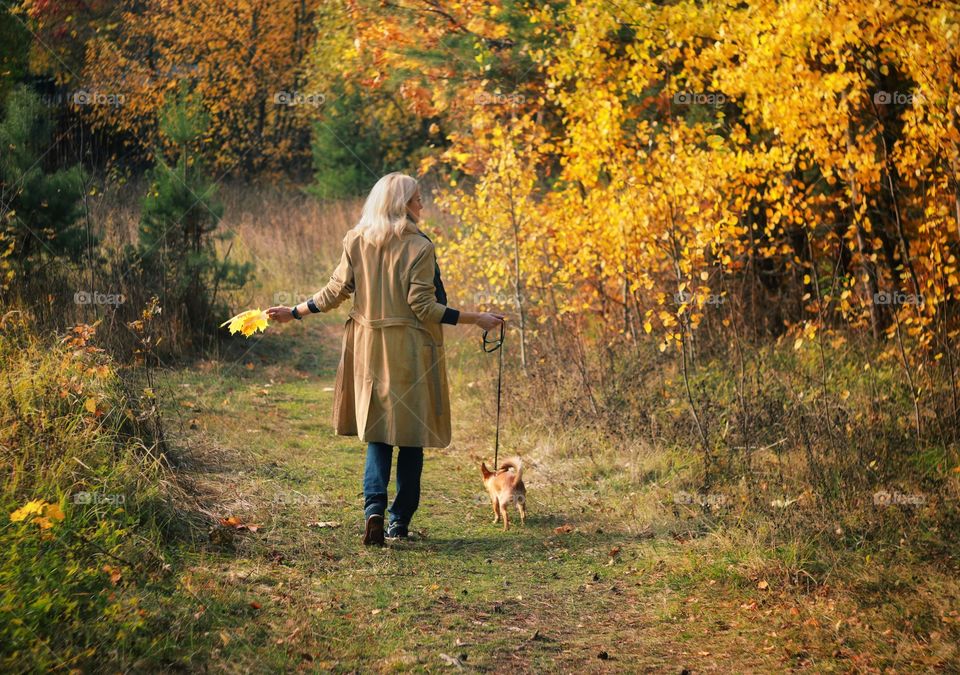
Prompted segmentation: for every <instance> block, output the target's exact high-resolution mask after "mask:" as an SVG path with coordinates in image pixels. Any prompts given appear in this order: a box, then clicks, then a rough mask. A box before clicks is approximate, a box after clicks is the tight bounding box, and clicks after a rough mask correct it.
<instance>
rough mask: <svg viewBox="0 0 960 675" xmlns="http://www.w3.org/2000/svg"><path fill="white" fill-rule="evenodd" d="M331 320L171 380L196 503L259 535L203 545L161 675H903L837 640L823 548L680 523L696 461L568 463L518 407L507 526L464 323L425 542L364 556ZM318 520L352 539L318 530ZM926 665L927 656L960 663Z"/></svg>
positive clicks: (856, 643) (279, 333)
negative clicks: (669, 674)
mask: <svg viewBox="0 0 960 675" xmlns="http://www.w3.org/2000/svg"><path fill="white" fill-rule="evenodd" d="M330 325H333V327H334V331H333V332H332V333H331V332H330V330H329V329H328V327H327V325H325V324H323V323H321V322H320V321H317V322H316V323H315V324H312V325H309V324H308V322H305V323H304V325H295V326H290V327H288V328H284V329H279V330H276V331H273V332H272V333H271V335H270V336H269V337H264V338H260V342H258V343H257V344H256V345H255V346H253V349H251V350H250V351H249V352H247V353H244V352H246V350H248V349H249V348H250V347H251V345H252V343H247V342H242V341H241V342H238V343H237V344H236V345H235V348H236V349H237V352H235V353H228V354H226V355H225V357H224V359H223V360H222V361H220V362H219V363H206V362H205V363H200V364H197V365H196V366H193V367H189V368H183V369H178V370H172V371H168V372H166V373H164V376H163V389H164V391H165V392H167V393H168V394H169V396H167V397H164V398H165V401H166V404H167V405H169V406H171V408H172V407H175V406H177V405H178V402H179V401H184V400H189V401H191V402H192V404H193V406H194V407H193V409H182V410H181V412H182V414H183V417H184V421H185V422H191V421H192V422H193V424H194V426H195V427H196V428H195V429H190V428H189V424H185V426H184V428H183V429H182V430H181V432H178V434H180V433H182V435H179V443H180V444H181V446H182V448H183V450H182V452H183V453H184V454H185V455H186V456H189V457H193V458H195V461H194V463H193V464H192V465H191V466H192V468H191V470H190V472H189V473H188V474H187V478H188V479H189V481H190V482H191V484H192V485H193V486H194V488H195V489H196V492H197V495H198V504H202V505H203V507H204V508H205V509H206V510H207V511H208V513H210V514H211V515H213V516H216V517H229V516H235V517H237V518H239V519H240V520H241V521H242V522H244V523H254V524H257V525H258V526H259V528H258V530H257V531H256V532H235V533H233V535H232V536H231V537H230V538H229V541H227V542H224V541H221V540H220V539H217V541H216V543H212V542H211V541H204V540H202V538H201V539H198V540H197V541H196V543H195V546H194V547H192V548H191V549H189V550H188V551H187V552H185V553H184V556H183V558H182V559H181V560H180V561H179V568H180V583H181V585H182V586H183V587H184V588H189V589H190V591H191V593H190V595H187V594H180V595H179V596H178V597H179V600H178V599H176V598H175V599H174V600H172V601H171V602H172V604H173V606H176V605H177V603H178V602H181V603H185V604H186V605H189V606H191V607H196V606H197V602H198V601H199V602H200V603H201V604H202V606H203V608H204V609H202V612H201V614H200V616H199V618H195V619H194V620H193V621H185V622H184V623H182V624H178V623H176V622H171V625H172V626H173V633H172V634H171V635H170V636H168V637H167V638H166V642H165V644H164V645H163V648H162V649H160V650H159V651H158V655H156V656H153V657H151V659H153V660H151V661H150V662H149V663H150V664H151V665H152V666H155V667H176V666H180V667H185V668H195V667H199V666H200V664H203V665H204V667H208V668H210V669H212V670H231V671H233V670H254V671H268V670H295V669H307V670H333V671H335V672H353V671H378V672H391V671H407V670H411V669H412V670H420V671H434V670H439V669H448V668H452V667H454V666H451V665H450V663H449V659H448V658H447V657H451V658H454V659H457V660H458V661H459V662H460V664H461V665H462V666H463V667H464V668H466V669H471V670H478V671H497V670H502V669H519V670H535V671H536V670H557V669H564V670H577V671H579V670H589V671H607V670H609V671H620V670H624V669H627V670H642V669H644V668H649V669H653V670H670V671H673V670H677V669H680V668H689V669H691V670H694V671H704V670H706V671H709V670H712V669H716V670H729V669H731V668H735V669H740V670H743V669H752V670H760V671H778V670H782V669H783V668H785V667H794V666H795V667H807V668H810V667H813V668H816V669H819V670H824V671H831V670H836V671H847V670H849V669H850V668H851V667H854V665H855V664H862V663H871V664H874V665H879V664H894V663H900V665H901V666H902V665H903V663H904V662H903V661H899V662H898V661H897V659H898V658H899V659H902V658H903V656H902V655H901V656H898V652H897V651H896V649H895V648H894V645H891V644H884V643H883V641H882V640H880V639H879V638H877V636H876V635H875V634H874V632H873V629H871V630H870V631H868V630H866V629H861V628H857V627H856V624H851V628H850V629H849V632H850V635H849V637H848V638H847V639H848V641H849V643H850V644H849V645H847V644H846V643H842V644H841V645H840V646H839V647H838V642H837V631H836V630H835V629H834V628H833V626H834V625H835V622H836V621H838V620H839V621H841V624H842V623H843V620H844V619H843V613H844V612H849V613H853V614H855V613H856V612H858V611H861V610H860V608H859V606H858V605H857V604H856V602H855V601H854V599H852V598H850V597H847V596H846V595H844V594H843V593H841V592H840V591H839V589H838V590H832V589H830V587H829V586H823V585H821V586H819V587H817V589H816V590H814V591H813V592H809V590H808V587H806V586H803V585H802V584H799V583H793V582H791V574H790V572H791V571H793V572H794V573H795V572H796V570H806V569H808V568H809V569H813V570H814V571H815V572H818V571H819V572H822V570H820V568H818V567H817V565H818V564H820V563H819V562H818V560H816V559H815V556H814V557H811V556H812V555H813V554H812V553H811V551H810V550H809V548H808V547H806V546H804V545H800V544H797V545H795V546H792V547H791V546H786V547H782V548H775V549H765V548H763V547H762V546H760V545H758V543H757V541H756V540H751V539H749V538H748V537H743V536H742V535H741V534H740V533H739V531H738V530H736V529H735V528H734V529H726V526H724V525H723V524H722V523H721V524H719V525H718V524H716V523H715V524H714V527H719V530H717V531H719V532H723V533H724V534H721V536H720V537H719V538H718V537H716V536H714V535H709V536H703V533H704V532H709V531H710V529H709V528H708V529H706V530H705V529H704V528H703V526H702V524H698V523H697V521H696V519H694V520H692V521H691V520H690V516H689V515H688V514H682V513H681V514H680V515H679V516H678V515H677V514H674V513H671V508H670V506H669V505H668V504H665V503H664V501H665V492H664V486H663V483H664V481H667V480H670V479H671V478H675V477H677V476H679V475H680V474H682V473H683V471H682V469H681V468H680V467H682V465H683V463H684V462H685V461H686V460H685V459H684V458H683V456H682V455H678V456H677V457H665V456H663V455H657V456H655V457H644V460H643V462H642V464H643V466H644V467H646V468H644V469H643V470H641V471H640V472H638V476H637V478H636V480H635V481H634V480H630V479H629V477H627V478H625V477H624V471H623V470H622V468H621V466H620V465H618V462H617V460H616V458H614V457H605V458H600V459H601V461H599V462H597V463H593V462H590V461H589V460H588V459H587V456H586V455H585V454H584V453H583V452H580V453H579V454H578V453H576V452H570V451H569V450H567V449H566V448H567V447H569V446H566V445H563V444H564V439H563V438H562V433H560V434H558V435H557V437H556V438H554V440H557V441H558V445H560V447H561V448H563V449H562V450H560V451H558V452H556V453H555V454H554V453H551V452H550V451H549V449H545V448H546V445H544V444H543V443H540V444H538V443H537V441H536V439H537V421H536V420H532V419H529V418H526V419H522V416H516V417H512V416H508V419H507V424H506V428H505V429H504V430H503V432H502V436H501V440H502V441H503V442H504V448H506V449H508V450H509V451H510V452H512V451H514V450H517V451H520V452H521V454H522V455H523V456H524V458H525V463H526V464H525V465H526V467H527V473H526V477H525V481H526V482H527V486H528V491H529V516H528V519H527V523H526V526H524V527H519V526H518V519H514V521H515V527H514V528H512V529H511V530H510V531H509V532H506V533H505V532H503V531H501V529H500V527H499V526H494V525H493V524H492V523H491V519H492V518H491V515H492V514H491V510H490V506H489V503H488V501H487V498H486V496H485V494H484V491H483V488H482V485H481V482H480V478H479V470H478V465H479V462H480V461H481V460H486V461H488V462H489V461H490V459H491V456H490V455H492V436H493V429H492V425H491V424H490V419H492V418H491V416H490V415H489V410H490V400H491V396H490V393H491V392H492V391H493V389H492V385H493V381H492V380H491V379H490V377H489V368H488V366H489V364H485V363H484V362H483V361H482V360H480V359H477V358H475V357H474V356H473V355H472V354H471V353H470V351H471V348H472V347H473V346H474V345H473V343H472V342H471V341H470V339H469V338H471V337H475V336H472V335H471V334H469V333H467V334H466V338H467V339H466V340H465V341H464V342H463V344H460V343H458V342H457V341H456V340H455V339H454V336H455V335H456V333H454V332H451V338H450V339H451V358H450V361H451V366H452V367H451V380H452V395H453V396H454V398H455V402H454V410H455V415H456V418H455V433H454V441H453V443H452V444H451V446H449V447H448V448H445V449H428V450H427V451H426V452H427V455H426V462H425V466H424V475H423V493H422V498H421V504H420V508H419V510H418V512H417V514H416V517H415V518H414V521H413V523H412V529H413V531H414V537H413V538H412V539H411V540H410V541H406V542H396V543H390V544H389V545H388V546H387V547H385V548H383V549H379V548H368V547H363V546H362V545H361V544H360V535H361V532H362V526H363V515H362V505H363V499H362V494H361V483H360V480H361V475H362V470H363V456H364V453H363V447H362V445H361V444H360V442H359V441H358V440H357V439H356V438H344V437H339V436H336V435H334V434H333V432H332V429H331V423H330V406H331V404H332V392H331V391H329V389H330V388H332V386H333V376H334V370H335V367H336V360H335V358H330V354H331V353H332V354H334V355H335V351H333V352H331V351H330V349H329V348H326V347H323V346H322V344H323V342H324V340H327V341H328V343H329V344H333V345H336V342H335V341H331V335H333V336H334V337H335V336H336V332H335V330H336V327H337V325H338V324H337V323H336V321H333V322H331V324H330ZM304 351H308V352H310V353H311V354H323V355H325V356H321V357H319V358H314V359H305V358H303V356H302V354H303V352H304ZM477 351H479V350H477ZM239 354H244V355H243V357H242V358H241V359H239V360H237V355H239ZM233 363H236V364H237V365H231V364H233ZM246 363H253V364H254V365H253V367H252V368H247V367H246V366H245V365H244V364H246ZM470 382H472V383H474V386H472V387H471V386H468V383H470ZM268 385H269V386H268ZM169 414H172V413H168V415H169ZM524 427H532V429H533V431H531V430H530V428H527V429H526V430H525V429H524ZM543 433H544V434H545V435H546V434H547V431H546V430H544V431H543ZM518 439H519V440H518ZM567 442H569V441H567ZM521 444H524V445H521ZM518 445H519V446H520V447H518ZM547 445H549V444H547ZM508 450H504V452H507V451H508ZM205 457H206V458H208V459H204V458H205ZM390 492H391V498H392V493H393V486H392V485H391V490H390ZM316 521H337V522H339V523H340V526H339V527H335V528H323V529H318V528H314V527H310V526H309V523H311V522H316ZM561 525H570V526H572V527H573V528H574V529H573V531H572V532H569V533H562V532H558V531H557V530H556V528H558V527H559V526H561ZM677 533H680V535H677ZM685 533H687V534H685ZM689 533H692V535H690V534H689ZM678 536H679V538H678ZM689 536H693V539H690V538H689ZM761 582H766V585H765V586H763V587H762V588H761V586H762V584H761ZM950 588H951V590H950V592H955V590H956V589H955V586H951V587H950ZM908 604H909V605H910V606H914V604H913V603H908ZM179 611H180V612H181V613H183V614H187V613H188V610H187V609H184V608H181V609H180V610H179ZM885 611H888V610H885ZM190 616H193V614H190ZM898 616H900V614H891V615H890V616H889V618H888V620H889V622H890V623H889V625H890V626H896V617H898ZM828 618H829V622H828ZM928 619H929V617H928V618H927V619H924V621H923V625H924V626H925V629H927V630H928V634H929V630H930V629H931V626H930V625H928ZM937 625H939V626H940V628H941V629H942V625H941V624H939V623H938V624H937ZM897 630H898V632H897V633H894V634H893V635H897V636H899V635H901V633H900V632H899V629H897ZM900 649H901V653H902V645H901V646H900ZM928 652H929V653H928ZM928 652H925V651H924V650H916V649H914V650H913V651H912V652H911V656H910V658H915V659H918V660H917V661H916V662H917V663H923V661H922V658H932V659H940V660H939V661H933V662H939V663H945V662H949V659H950V658H955V655H952V653H951V654H945V653H940V654H939V655H938V656H931V654H933V653H934V652H933V650H928ZM864 654H867V655H868V656H864ZM442 655H446V656H442ZM921 657H922V658H921ZM858 659H860V660H858ZM863 659H867V660H863ZM908 662H909V661H908Z"/></svg>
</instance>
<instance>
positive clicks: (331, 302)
mask: <svg viewBox="0 0 960 675" xmlns="http://www.w3.org/2000/svg"><path fill="white" fill-rule="evenodd" d="M353 291H354V279H353V266H352V265H351V264H350V256H348V255H347V249H346V246H344V248H343V253H342V254H341V255H340V262H339V263H338V264H337V267H336V269H335V270H334V271H333V274H332V275H330V281H328V282H327V285H326V286H324V287H323V288H321V289H320V290H319V291H317V292H316V293H314V295H313V298H312V300H313V302H314V304H315V305H316V308H317V310H319V311H321V312H329V311H330V310H331V309H335V308H336V307H339V306H340V305H341V304H343V302H344V301H345V300H346V299H347V298H349V297H350V296H351V295H352V294H353ZM293 309H294V308H292V307H284V306H282V305H281V306H277V307H271V308H270V309H268V310H267V316H268V317H270V320H271V321H279V322H280V323H286V322H287V321H290V320H291V319H293V318H294V317H293ZM296 310H297V312H298V313H299V315H300V317H301V318H302V317H304V316H307V315H308V314H312V313H314V312H311V311H310V307H309V305H308V304H307V303H306V302H301V303H300V304H299V305H297V306H296Z"/></svg>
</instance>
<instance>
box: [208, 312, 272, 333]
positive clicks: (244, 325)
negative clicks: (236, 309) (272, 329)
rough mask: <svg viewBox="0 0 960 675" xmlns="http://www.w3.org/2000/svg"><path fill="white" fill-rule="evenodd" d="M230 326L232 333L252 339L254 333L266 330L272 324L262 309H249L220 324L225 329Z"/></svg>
mask: <svg viewBox="0 0 960 675" xmlns="http://www.w3.org/2000/svg"><path fill="white" fill-rule="evenodd" d="M227 324H230V333H231V334H233V333H243V335H244V337H250V336H251V335H253V334H254V333H256V332H257V331H258V330H259V331H264V330H266V328H267V326H268V325H269V324H270V320H269V319H268V318H267V313H266V312H264V311H263V310H260V309H248V310H247V311H246V312H241V313H240V314H237V315H236V316H235V317H233V318H232V319H227V320H226V321H224V322H223V323H221V324H220V327H221V328H223V327H224V326H226V325H227Z"/></svg>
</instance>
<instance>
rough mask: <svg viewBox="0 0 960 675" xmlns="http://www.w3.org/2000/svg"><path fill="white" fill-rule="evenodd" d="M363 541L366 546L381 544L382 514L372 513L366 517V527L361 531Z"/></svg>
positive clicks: (382, 543)
mask: <svg viewBox="0 0 960 675" xmlns="http://www.w3.org/2000/svg"><path fill="white" fill-rule="evenodd" d="M363 543H364V544H366V545H367V546H383V545H384V541H383V516H381V515H378V514H376V513H375V514H373V515H372V516H370V517H368V518H367V527H366V529H365V530H364V532H363Z"/></svg>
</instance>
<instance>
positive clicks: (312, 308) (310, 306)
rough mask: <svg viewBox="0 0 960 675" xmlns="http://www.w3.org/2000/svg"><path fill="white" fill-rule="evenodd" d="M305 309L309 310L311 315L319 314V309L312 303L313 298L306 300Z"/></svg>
mask: <svg viewBox="0 0 960 675" xmlns="http://www.w3.org/2000/svg"><path fill="white" fill-rule="evenodd" d="M307 309H309V310H310V311H311V312H312V313H313V314H318V313H319V312H320V308H319V307H317V303H315V302H314V301H313V298H310V299H309V300H307Z"/></svg>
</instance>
